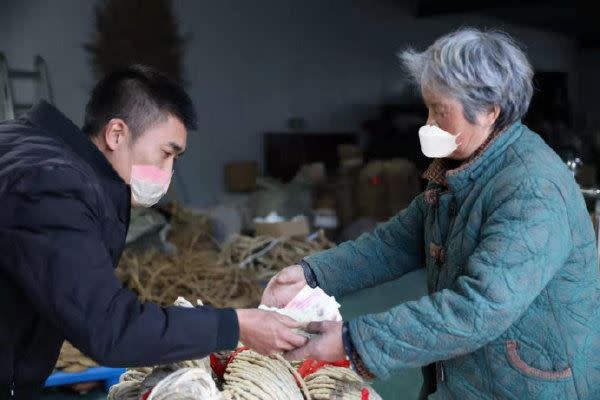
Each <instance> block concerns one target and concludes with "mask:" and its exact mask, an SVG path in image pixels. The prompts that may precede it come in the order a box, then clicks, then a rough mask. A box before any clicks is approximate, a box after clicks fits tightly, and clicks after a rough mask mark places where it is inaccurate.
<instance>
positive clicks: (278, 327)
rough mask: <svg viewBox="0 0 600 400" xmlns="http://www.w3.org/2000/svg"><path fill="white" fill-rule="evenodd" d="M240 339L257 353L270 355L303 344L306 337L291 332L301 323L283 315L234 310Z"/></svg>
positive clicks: (253, 310) (252, 310)
mask: <svg viewBox="0 0 600 400" xmlns="http://www.w3.org/2000/svg"><path fill="white" fill-rule="evenodd" d="M236 312H237V315H238V321H239V325H240V341H241V342H242V343H243V344H244V345H246V346H248V347H250V348H251V349H252V350H254V351H256V352H257V353H260V354H264V355H272V354H277V353H283V352H286V351H290V350H294V349H296V348H298V347H301V346H304V345H305V344H306V342H307V339H306V338H305V337H304V336H300V335H298V334H296V333H294V332H293V330H292V329H297V328H300V326H301V324H300V323H299V322H297V321H295V320H293V319H291V318H289V317H286V316H285V315H281V314H277V313H274V312H270V311H263V310H258V309H246V310H236Z"/></svg>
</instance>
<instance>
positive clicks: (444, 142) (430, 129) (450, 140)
mask: <svg viewBox="0 0 600 400" xmlns="http://www.w3.org/2000/svg"><path fill="white" fill-rule="evenodd" d="M459 136H460V134H458V135H456V136H455V135H452V134H450V133H448V132H446V131H445V130H443V129H440V128H439V127H437V126H435V125H425V126H422V127H421V128H420V129H419V140H420V141H421V151H422V152H423V154H425V156H427V157H429V158H444V157H448V156H449V155H450V154H452V153H453V152H454V150H456V149H457V148H458V144H456V138H457V137H459Z"/></svg>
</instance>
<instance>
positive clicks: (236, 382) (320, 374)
mask: <svg viewBox="0 0 600 400" xmlns="http://www.w3.org/2000/svg"><path fill="white" fill-rule="evenodd" d="M200 361H201V360H200ZM219 388H221V389H222V390H219ZM144 396H147V400H152V399H157V400H158V399H160V400H163V399H172V400H188V399H189V400H192V399H207V400H321V399H341V400H365V399H368V400H380V399H381V398H380V397H379V395H378V394H377V393H376V392H375V391H374V390H373V389H372V388H370V387H369V386H367V385H366V384H365V383H364V382H363V381H362V380H361V378H360V377H359V376H358V375H357V374H356V373H355V372H354V371H352V370H351V369H350V368H347V367H338V366H325V367H323V368H321V369H319V370H317V371H316V372H314V373H311V374H310V375H308V376H306V377H304V378H303V377H302V376H301V375H300V374H299V373H298V372H297V370H296V368H295V366H293V365H292V364H291V363H289V362H288V361H286V360H285V359H284V358H283V357H281V356H280V355H275V356H263V355H260V354H258V353H256V352H254V351H252V350H247V349H245V348H241V349H240V350H238V351H235V352H232V353H230V355H229V357H228V363H227V367H226V369H225V373H224V374H223V375H222V376H219V375H218V374H215V373H213V372H212V371H210V370H208V369H206V367H205V366H204V365H196V366H187V365H183V364H181V363H179V364H172V365H169V366H161V367H156V368H153V369H140V368H138V369H131V370H128V371H127V372H126V373H125V374H124V375H123V376H121V380H120V382H119V383H118V384H117V385H115V386H113V387H112V388H111V390H110V392H109V395H108V399H109V400H137V399H140V398H142V397H144Z"/></svg>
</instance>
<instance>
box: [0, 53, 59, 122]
mask: <svg viewBox="0 0 600 400" xmlns="http://www.w3.org/2000/svg"><path fill="white" fill-rule="evenodd" d="M33 65H34V67H33V68H34V69H33V70H32V71H26V70H20V69H9V68H8V62H7V60H6V57H5V56H4V54H3V53H2V52H0V121H4V120H7V119H13V118H15V117H19V116H20V115H21V114H23V113H24V112H26V111H27V110H29V109H30V108H31V107H32V106H33V105H34V104H35V103H36V102H37V101H39V100H42V99H44V100H46V101H48V102H49V103H53V102H54V101H53V100H54V98H53V96H52V88H51V87H50V80H49V79H48V78H49V77H48V67H47V66H46V62H45V61H44V59H43V58H42V57H41V56H39V55H36V56H35V58H34V62H33ZM14 80H31V81H33V82H34V83H35V94H34V95H33V99H32V100H31V102H26V103H15V100H14V95H13V81H14Z"/></svg>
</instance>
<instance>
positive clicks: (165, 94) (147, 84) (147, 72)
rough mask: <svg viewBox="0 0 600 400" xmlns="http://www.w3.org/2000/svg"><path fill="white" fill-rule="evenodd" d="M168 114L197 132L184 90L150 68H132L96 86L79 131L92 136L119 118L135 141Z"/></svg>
mask: <svg viewBox="0 0 600 400" xmlns="http://www.w3.org/2000/svg"><path fill="white" fill-rule="evenodd" d="M169 115H172V116H173V117H175V118H177V119H179V120H180V121H181V122H182V123H183V124H184V125H185V127H186V128H187V129H188V130H194V129H197V124H198V123H197V116H196V111H195V110H194V105H193V103H192V100H191V99H190V97H189V96H188V94H187V93H186V92H185V90H183V88H182V87H181V86H180V85H179V84H178V83H176V82H175V81H173V80H171V79H170V78H169V77H167V76H166V75H164V74H163V73H161V72H159V71H158V70H156V69H154V68H152V67H148V66H144V65H133V66H130V67H127V68H121V69H117V70H115V71H113V72H111V73H109V74H107V75H106V76H105V77H104V78H102V79H101V80H100V81H99V82H98V83H97V84H96V86H95V87H94V90H93V91H92V96H91V98H90V100H89V102H88V104H87V106H86V108H85V121H84V124H83V128H82V130H83V131H84V132H86V133H87V134H88V135H90V136H94V135H96V134H98V133H99V132H100V131H101V129H102V128H103V127H104V126H105V125H106V124H107V123H108V122H109V121H110V120H111V119H112V118H121V119H122V120H124V121H125V123H126V124H127V126H128V127H129V130H130V131H131V132H132V136H133V139H134V140H135V139H136V138H137V137H139V135H141V134H142V133H143V132H145V131H146V130H147V129H149V128H150V127H151V126H152V125H154V124H156V123H157V122H161V121H164V120H165V119H166V118H167V117H168V116H169Z"/></svg>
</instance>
